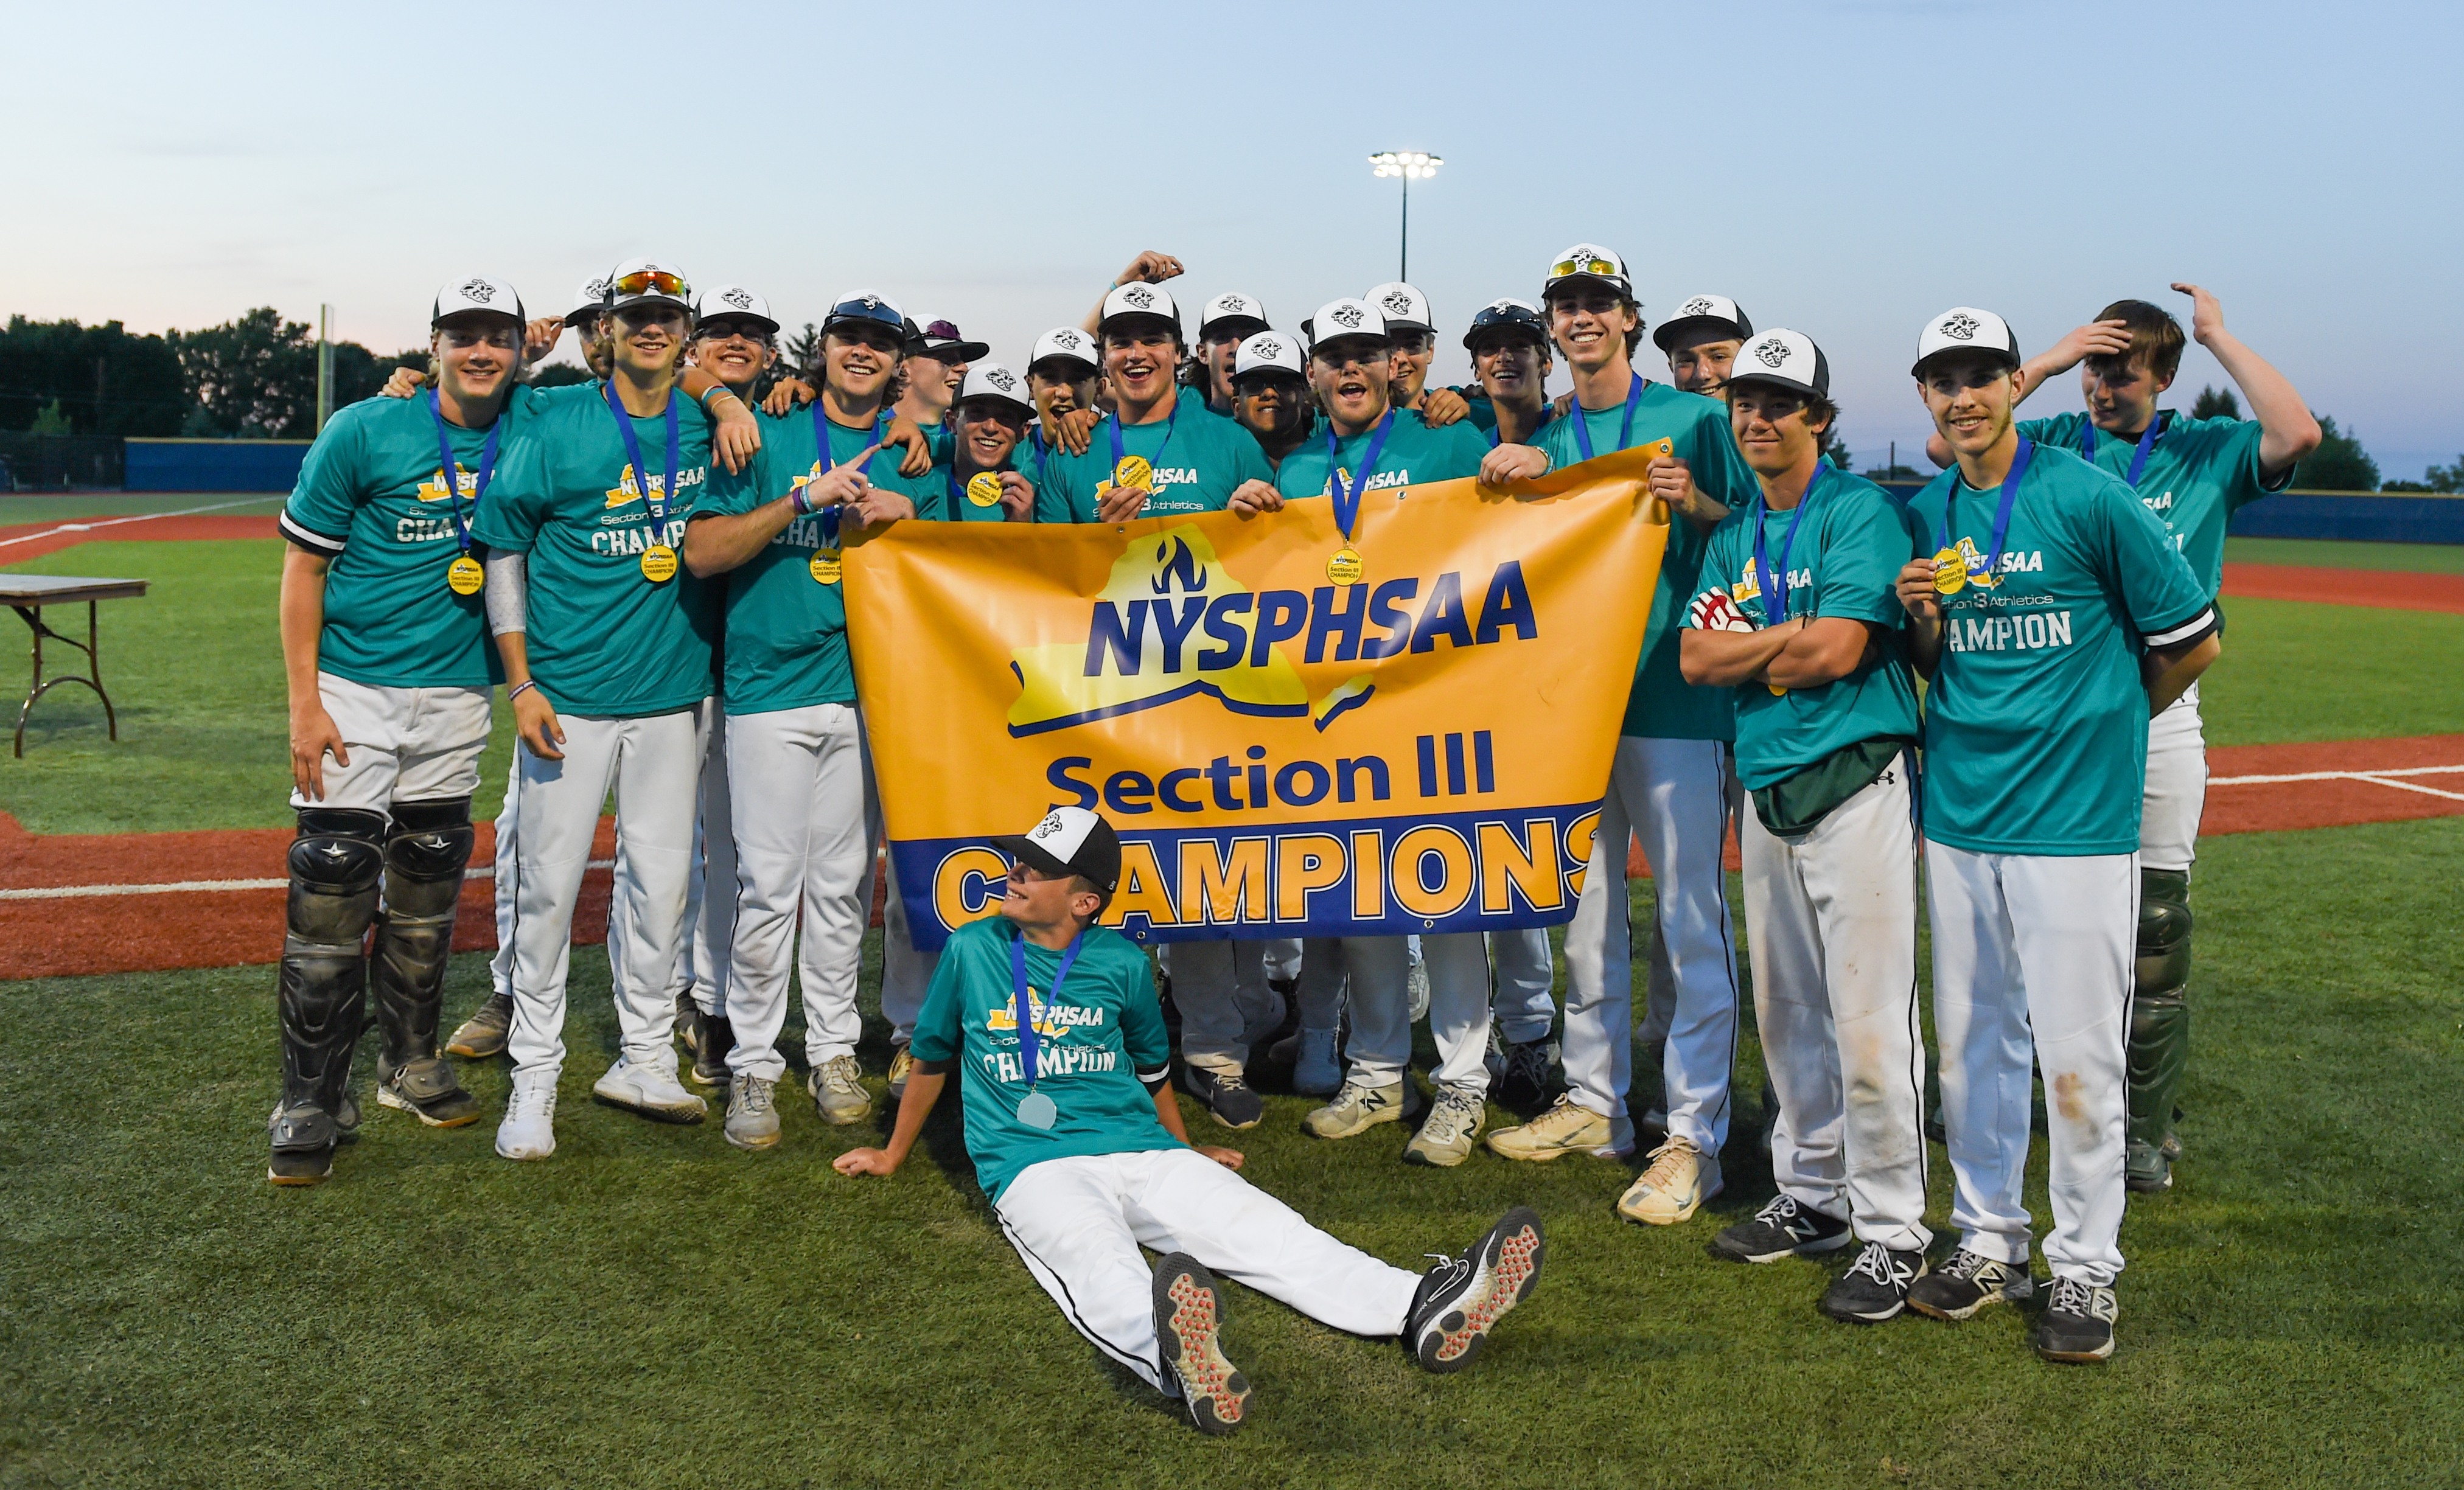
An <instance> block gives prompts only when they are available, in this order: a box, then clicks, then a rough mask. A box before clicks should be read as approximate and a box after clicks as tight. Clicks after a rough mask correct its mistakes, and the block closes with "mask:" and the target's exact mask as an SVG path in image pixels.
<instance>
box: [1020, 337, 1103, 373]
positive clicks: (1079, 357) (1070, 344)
mask: <svg viewBox="0 0 2464 1490" xmlns="http://www.w3.org/2000/svg"><path fill="white" fill-rule="evenodd" d="M1054 357H1058V358H1060V359H1062V360H1064V361H1065V362H1076V363H1077V364H1078V365H1079V366H1081V367H1084V368H1086V369H1087V370H1088V371H1089V372H1090V373H1093V372H1102V371H1103V370H1104V365H1103V363H1101V362H1097V361H1096V360H1095V339H1094V338H1093V337H1090V336H1089V335H1087V333H1085V332H1083V331H1081V330H1079V329H1078V328H1077V327H1075V326H1055V327H1053V328H1052V329H1051V330H1050V331H1047V332H1045V334H1044V335H1042V336H1040V337H1038V338H1036V339H1035V350H1034V351H1033V352H1031V353H1029V354H1028V356H1027V359H1026V369H1027V371H1029V372H1033V371H1034V370H1035V369H1036V368H1037V367H1039V366H1041V365H1042V364H1043V363H1044V362H1045V359H1047V358H1054Z"/></svg>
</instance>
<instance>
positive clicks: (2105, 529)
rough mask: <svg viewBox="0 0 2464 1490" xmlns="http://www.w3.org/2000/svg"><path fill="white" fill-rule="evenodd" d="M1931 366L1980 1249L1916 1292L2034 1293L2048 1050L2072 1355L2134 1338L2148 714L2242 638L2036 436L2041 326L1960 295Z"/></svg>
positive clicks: (2105, 494) (1923, 374)
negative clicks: (2139, 953) (2224, 638)
mask: <svg viewBox="0 0 2464 1490" xmlns="http://www.w3.org/2000/svg"><path fill="white" fill-rule="evenodd" d="M1914 371H1915V374H1916V378H1917V383H1918V386H1919V388H1920V390H1921V391H1922V392H1923V394H1924V396H1925V407H1926V410H1927V411H1928V412H1929V413H1931V414H1932V415H1933V420H1934V427H1935V429H1936V430H1937V431H1939V432H1940V434H1941V435H1942V438H1943V441H1944V443H1945V444H1947V446H1948V447H1949V448H1950V450H1951V453H1952V454H1953V455H1954V456H1955V457H1956V458H1957V460H1958V465H1957V466H1956V467H1955V468H1954V469H1953V470H1950V471H1944V472H1943V473H1942V474H1941V475H1939V476H1937V477H1935V478H1934V480H1933V481H1932V482H1931V483H1930V484H1928V485H1927V486H1926V487H1925V490H1924V491H1923V492H1920V493H1917V495H1916V497H1915V498H1914V499H1913V500H1912V501H1911V502H1910V503H1909V506H1908V510H1909V514H1910V515H1911V516H1912V517H1913V518H1915V519H1916V520H1917V521H1918V522H1919V523H1920V524H1921V525H1922V527H1923V528H1924V530H1925V534H1926V541H1927V543H1928V545H1929V546H1932V547H1933V548H1934V549H1935V553H1934V557H1933V558H1931V559H1912V560H1910V561H1909V563H1908V565H1907V566H1906V567H1905V568H1904V569H1903V570H1902V571H1901V573H1900V581H1899V594H1900V601H1901V603H1902V604H1903V606H1904V607H1905V608H1906V610H1907V612H1908V614H1909V616H1910V618H1911V621H1910V624H1909V628H1908V636H1909V651H1910V655H1911V657H1912V659H1913V661H1914V662H1915V664H1916V667H1917V669H1918V670H1919V671H1920V672H1923V673H1925V675H1926V676H1927V677H1928V678H1929V679H1930V680H1931V686H1930V688H1929V689H1928V690H1927V691H1926V695H1925V807H1924V812H1925V816H1924V822H1925V887H1926V892H1927V898H1928V900H1929V902H1930V909H1931V912H1932V917H1931V919H1932V926H1933V962H1934V978H1933V987H1934V1030H1935V1034H1936V1037H1937V1038H1938V1039H1939V1040H1940V1041H1941V1045H1942V1106H1943V1128H1944V1130H1945V1132H1946V1134H1947V1141H1948V1148H1949V1150H1950V1166H1951V1171H1952V1173H1953V1175H1954V1177H1955V1179H1956V1181H1957V1184H1956V1189H1955V1192H1954V1199H1953V1201H1952V1206H1951V1223H1952V1224H1953V1225H1954V1226H1956V1227H1958V1228H1959V1230H1960V1241H1959V1251H1958V1253H1957V1254H1956V1255H1955V1256H1954V1257H1953V1258H1952V1259H1951V1260H1950V1262H1949V1263H1948V1264H1947V1266H1945V1267H1944V1268H1943V1269H1941V1270H1940V1271H1938V1272H1935V1273H1932V1274H1930V1275H1928V1276H1926V1277H1925V1278H1922V1279H1919V1280H1917V1281H1916V1282H1915V1283H1914V1285H1913V1286H1912V1287H1911V1288H1910V1290H1909V1294H1908V1304H1909V1306H1910V1307H1912V1308H1914V1309H1916V1310H1917V1311H1918V1312H1920V1313H1924V1314H1930V1315H1933V1316H1935V1317H1936V1318H1940V1319H1966V1318H1968V1317H1969V1316H1970V1315H1972V1314H1974V1313H1976V1312H1977V1311H1978V1310H1979V1309H1982V1308H1985V1307H1987V1306H1989V1305H1991V1304H1995V1303H1998V1302H2000V1301H2001V1300H2004V1299H2015V1298H2024V1297H2026V1296H2027V1295H2028V1294H2029V1293H2030V1292H2031V1291H2032V1289H2033V1285H2032V1283H2031V1281H2030V1279H2029V1276H2028V1242H2029V1217H2028V1212H2027V1210H2026V1208H2025V1207H2023V1206H2022V1205H2021V1204H2020V1182H2021V1179H2022V1178H2023V1176H2024V1174H2025V1172H2026V1167H2027V1159H2028V1143H2029V1126H2030V1111H2029V1108H2030V1102H2029V1080H2028V1076H2029V1057H2030V1054H2031V1048H2030V1047H2031V1045H2032V1043H2033V1046H2034V1055H2035V1063H2036V1064H2037V1065H2038V1066H2039V1067H2041V1069H2042V1070H2043V1073H2044V1080H2045V1098H2046V1105H2047V1107H2048V1108H2049V1111H2048V1114H2047V1118H2048V1125H2049V1133H2048V1144H2047V1147H2048V1149H2049V1150H2050V1151H2051V1156H2052V1160H2051V1166H2050V1172H2049V1174H2048V1176H2047V1188H2048V1190H2049V1192H2050V1194H2051V1198H2052V1201H2053V1212H2054V1229H2053V1231H2052V1233H2051V1234H2050V1235H2049V1236H2047V1237H2046V1238H2045V1260H2046V1261H2047V1262H2048V1263H2049V1264H2051V1266H2052V1268H2053V1272H2054V1295H2053V1299H2052V1301H2051V1303H2050V1304H2048V1306H2047V1307H2046V1309H2045V1311H2044V1313H2043V1314H2041V1315H2040V1316H2039V1317H2038V1319H2037V1323H2036V1331H2035V1346H2036V1352H2037V1353H2038V1354H2039V1355H2041V1356H2043V1357H2044V1358H2045V1359H2047V1360H2051V1361H2100V1360H2102V1359H2104V1358H2105V1357H2107V1356H2109V1355H2111V1354H2112V1353H2113V1323H2114V1320H2115V1318H2116V1316H2117V1315H2118V1313H2119V1312H2120V1311H2119V1308H2118V1306H2117V1304H2116V1302H2115V1298H2114V1290H2113V1284H2114V1280H2115V1278H2116V1276H2117V1275H2119V1274H2120V1272H2121V1271H2122V1266H2123V1258H2122V1248H2121V1243H2120V1234H2121V1228H2122V1213H2123V1198H2124V1191H2123V1123H2124V1116H2125V1096H2126V1079H2125V1074H2124V1067H2123V1028H2124V1025H2125V1023H2126V1021H2127V1019H2128V1007H2129V997H2130V975H2131V948H2132V942H2133V927H2134V926H2135V925H2136V922H2137V916H2136V914H2135V911H2136V909H2137V907H2136V904H2135V902H2136V901H2137V898H2138V894H2139V864H2138V858H2139V855H2138V849H2139V809H2140V796H2141V791H2142V787H2143V784H2144V778H2145V768H2146V759H2147V721H2148V718H2149V717H2150V716H2151V715H2153V714H2157V713H2162V712H2164V711H2165V710H2166V709H2167V707H2169V706H2170V705H2171V704H2172V703H2173V701H2174V700H2175V699H2177V698H2179V697H2180V696H2181V695H2182V693H2183V691H2184V690H2187V689H2188V688H2189V686H2190V684H2191V682H2192V681H2193V680H2195V679H2196V678H2197V677H2198V675H2199V673H2200V671H2201V670H2202V669H2204V668H2206V667H2207V666H2208V664H2209V663H2210V662H2211V661H2213V660H2214V658H2215V656H2216V654H2217V651H2218V650H2219V648H2220V643H2219V641H2218V638H2217V635H2216V632H2217V621H2216V612H2215V607H2214V605H2213V604H2212V603H2211V602H2210V600H2209V599H2208V595H2207V592H2206V591H2205V589H2203V588H2202V587H2201V585H2200V583H2199V581H2198V579H2197V577H2196V576H2194V575H2193V574H2191V572H2190V566H2189V564H2188V563H2187V562H2185V561H2184V560H2183V559H2182V556H2181V555H2180V554H2178V553H2176V552H2175V551H2174V548H2173V543H2172V538H2171V536H2170V535H2168V534H2167V533H2166V531H2165V525H2164V524H2163V523H2162V522H2159V521H2158V520H2157V518H2156V515H2154V514H2153V513H2150V512H2149V511H2148V510H2147V509H2146V508H2145V506H2144V505H2142V504H2141V503H2140V501H2139V499H2138V497H2137V495H2136V494H2135V493H2133V492H2132V491H2131V490H2130V488H2129V487H2128V486H2126V485H2124V484H2123V482H2122V481H2121V480H2120V479H2119V478H2117V477H2115V476H2112V475H2108V474H2106V473H2105V472H2103V471H2099V470H2097V469H2096V468H2095V467H2094V466H2091V465H2089V464H2088V463H2087V462H2086V461H2084V460H2081V459H2080V458H2079V456H2077V455H2074V454H2072V453H2071V452H2069V451H2067V450H2062V449H2055V448H2054V447H2052V446H2046V445H2039V444H2037V443H2035V441H2033V440H2030V439H2027V438H2026V437H2024V436H2022V435H2021V434H2020V433H2019V431H2018V429H2017V427H2015V426H2014V425H2013V421H2012V410H2013V406H2014V405H2016V404H2017V403H2018V399H2019V392H2020V390H2021V389H2022V388H2023V387H2025V385H2026V377H2027V375H2026V373H2025V372H2024V371H2022V370H2021V366H2020V362H2019V350H2018V343H2017V341H2016V340H2015V339H2013V336H2012V335H2011V328H2010V327H2009V326H2008V325H2006V324H2004V322H2003V320H2002V318H2000V317H1998V316H1995V315H1993V314H1992V313H1991V312H1990V311H1980V310H1974V309H1971V308H1969V307H1966V306H1958V307H1954V308H1952V309H1950V310H1948V311H1946V312H1944V313H1943V314H1942V315H1940V316H1937V317H1935V318H1933V320H1932V321H1931V322H1930V323H1928V324H1927V325H1926V327H1925V334H1924V336H1923V337H1922V339H1921V340H1919V342H1918V345H1917V362H1916V366H1915V369H1914Z"/></svg>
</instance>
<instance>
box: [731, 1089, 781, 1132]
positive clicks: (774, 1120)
mask: <svg viewBox="0 0 2464 1490" xmlns="http://www.w3.org/2000/svg"><path fill="white" fill-rule="evenodd" d="M775 1085H777V1084H776V1083H773V1082H768V1081H764V1080H763V1079H762V1078H760V1077H759V1076H746V1075H743V1074H742V1073H740V1072H739V1073H738V1074H737V1076H736V1077H735V1079H734V1080H732V1081H731V1082H729V1084H728V1091H727V1141H728V1142H729V1143H732V1144H734V1145H735V1146H736V1147H737V1148H738V1149H776V1148H778V1147H779V1107H778V1104H777V1102H776V1100H775V1099H774V1098H773V1096H772V1090H773V1088H774V1087H775Z"/></svg>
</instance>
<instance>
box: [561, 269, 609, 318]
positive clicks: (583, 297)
mask: <svg viewBox="0 0 2464 1490" xmlns="http://www.w3.org/2000/svg"><path fill="white" fill-rule="evenodd" d="M608 294H609V291H608V289H607V278H606V276H605V275H604V274H603V275H601V276H600V277H598V278H596V279H585V280H583V282H582V288H581V289H579V290H576V291H574V292H573V309H571V310H569V311H567V312H565V313H564V318H565V319H566V320H567V321H568V322H570V321H575V320H579V319H581V318H583V317H584V316H596V315H598V314H599V313H600V312H602V311H604V310H605V309H607V296H608Z"/></svg>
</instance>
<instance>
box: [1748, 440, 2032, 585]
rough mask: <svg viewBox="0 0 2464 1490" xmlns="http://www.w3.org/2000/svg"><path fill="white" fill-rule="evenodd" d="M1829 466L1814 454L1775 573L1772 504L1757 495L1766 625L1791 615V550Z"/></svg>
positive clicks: (1757, 565) (1757, 557) (1758, 570)
mask: <svg viewBox="0 0 2464 1490" xmlns="http://www.w3.org/2000/svg"><path fill="white" fill-rule="evenodd" d="M1830 470H1831V465H1830V463H1829V462H1828V461H1825V460H1822V459H1821V458H1819V457H1816V458H1815V462H1814V474H1813V476H1812V477H1811V478H1809V479H1808V480H1807V481H1806V483H1805V490H1804V491H1802V492H1800V493H1797V496H1796V516H1795V518H1794V519H1793V520H1792V521H1791V522H1790V523H1789V525H1788V537H1787V538H1785V539H1784V540H1782V541H1781V543H1780V546H1779V573H1778V574H1777V575H1776V576H1774V575H1773V574H1772V573H1771V551H1770V550H1769V549H1767V548H1766V547H1764V544H1763V525H1764V524H1765V523H1767V522H1769V521H1770V520H1771V508H1770V506H1769V505H1768V504H1767V503H1766V502H1765V501H1764V500H1763V497H1762V495H1761V494H1760V493H1756V494H1755V496H1754V573H1755V574H1756V575H1757V576H1758V577H1759V578H1760V579H1761V581H1762V586H1763V621H1764V624H1767V625H1774V626H1775V625H1777V624H1780V623H1781V622H1783V621H1786V620H1787V619H1788V576H1789V568H1788V556H1789V551H1790V550H1791V549H1793V548H1795V547H1796V536H1797V535H1798V534H1800V533H1802V532H1804V531H1805V519H1806V516H1807V515H1809V514H1810V513H1812V512H1813V511H1814V489H1815V488H1816V487H1818V486H1820V485H1822V478H1823V476H1824V475H1825V474H1826V473H1827V472H1829V471H1830ZM1997 541H1998V540H1997ZM1774 601H1776V603H1774Z"/></svg>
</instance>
